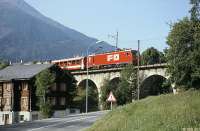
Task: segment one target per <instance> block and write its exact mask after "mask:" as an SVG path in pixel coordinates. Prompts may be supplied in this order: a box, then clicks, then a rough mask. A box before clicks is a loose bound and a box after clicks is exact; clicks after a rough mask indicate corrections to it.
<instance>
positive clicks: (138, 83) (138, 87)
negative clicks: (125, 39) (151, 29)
mask: <svg viewBox="0 0 200 131" xmlns="http://www.w3.org/2000/svg"><path fill="white" fill-rule="evenodd" d="M137 54H138V55H137V89H138V100H139V99H140V77H139V71H140V68H139V66H140V40H138V53H137Z"/></svg>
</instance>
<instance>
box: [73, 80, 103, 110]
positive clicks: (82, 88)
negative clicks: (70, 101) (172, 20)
mask: <svg viewBox="0 0 200 131" xmlns="http://www.w3.org/2000/svg"><path fill="white" fill-rule="evenodd" d="M86 81H87V79H84V80H81V81H80V82H78V83H77V91H78V96H79V98H80V99H81V98H82V100H81V102H80V104H81V107H80V109H81V112H85V103H86V102H85V99H86V98H85V96H86ZM96 110H99V92H98V88H97V85H96V83H95V82H94V81H93V80H91V79H88V111H96Z"/></svg>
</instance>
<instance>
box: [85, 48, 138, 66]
mask: <svg viewBox="0 0 200 131" xmlns="http://www.w3.org/2000/svg"><path fill="white" fill-rule="evenodd" d="M136 56H137V51H135V50H121V51H114V52H109V53H102V54H96V55H90V56H89V58H88V60H89V62H88V65H89V66H88V67H89V68H109V67H119V66H123V65H126V64H135V63H136V61H137V60H136V58H137V57H136Z"/></svg>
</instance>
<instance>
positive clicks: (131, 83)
mask: <svg viewBox="0 0 200 131" xmlns="http://www.w3.org/2000/svg"><path fill="white" fill-rule="evenodd" d="M136 82H137V71H136V70H135V67H134V65H131V64H130V65H127V66H126V67H125V68H124V69H123V70H122V71H121V77H120V78H119V79H116V81H110V80H109V79H105V80H104V84H103V86H102V87H101V104H102V105H103V109H109V108H110V104H109V102H107V101H106V100H107V98H108V95H109V93H110V91H112V92H113V94H114V96H115V97H116V99H117V105H123V104H126V103H130V102H131V101H132V98H133V97H134V98H135V97H136V96H132V91H135V90H136V88H137V85H136Z"/></svg>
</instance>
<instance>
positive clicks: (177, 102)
mask: <svg viewBox="0 0 200 131" xmlns="http://www.w3.org/2000/svg"><path fill="white" fill-rule="evenodd" d="M199 100H200V92H199V91H187V92H183V93H180V94H178V95H174V94H167V95H160V96H151V97H148V98H146V99H143V100H140V101H136V102H134V103H131V104H128V105H125V106H122V107H118V108H117V109H115V110H113V111H111V112H109V113H108V114H106V116H105V117H103V118H102V119H101V120H99V121H97V122H96V123H95V124H94V125H93V126H92V127H90V128H89V129H88V130H87V131H182V130H183V128H199V127H200V119H199V118H200V112H199V110H200V105H199Z"/></svg>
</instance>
